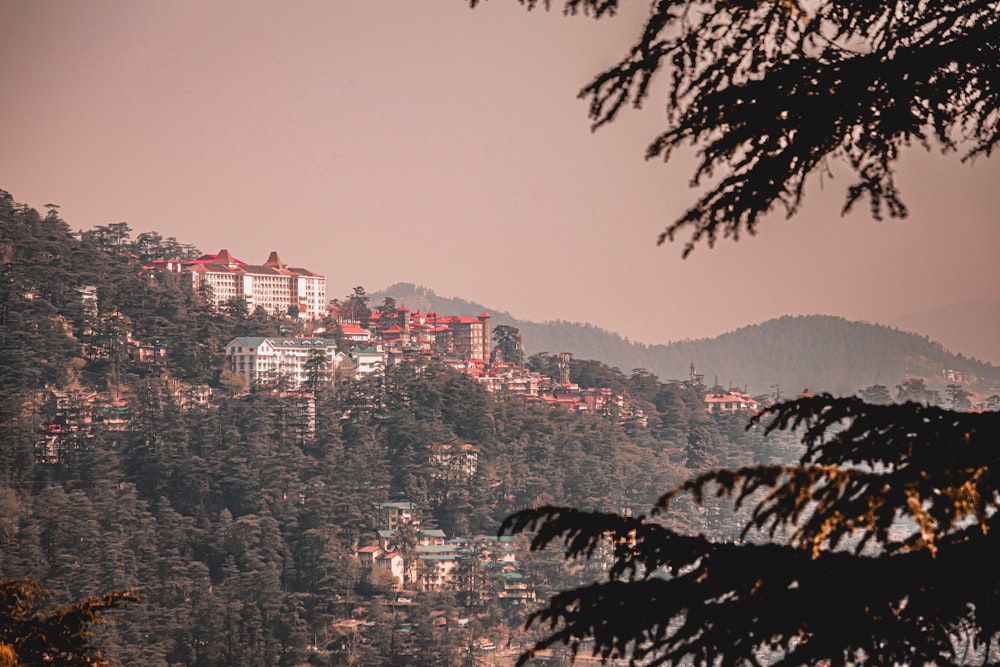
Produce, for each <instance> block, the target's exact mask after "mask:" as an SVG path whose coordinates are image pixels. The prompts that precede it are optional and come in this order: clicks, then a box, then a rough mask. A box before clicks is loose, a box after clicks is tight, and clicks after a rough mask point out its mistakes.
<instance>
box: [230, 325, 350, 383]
mask: <svg viewBox="0 0 1000 667" xmlns="http://www.w3.org/2000/svg"><path fill="white" fill-rule="evenodd" d="M316 354H322V355H323V358H324V360H325V361H326V370H327V371H332V370H333V368H334V367H335V366H336V365H337V364H338V363H339V362H340V361H341V359H340V358H339V357H338V356H337V343H336V342H335V341H334V340H333V339H330V338H261V337H256V336H239V337H237V338H234V339H233V340H231V341H230V342H229V344H228V345H226V359H228V361H229V370H231V371H232V372H233V373H239V374H240V375H243V376H245V377H246V378H247V381H248V382H249V385H250V386H258V385H266V384H280V383H282V382H284V383H287V384H288V386H289V388H298V387H301V386H302V385H303V384H305V382H306V380H308V379H309V374H310V368H309V360H310V359H311V358H313V357H314V356H315V355H316Z"/></svg>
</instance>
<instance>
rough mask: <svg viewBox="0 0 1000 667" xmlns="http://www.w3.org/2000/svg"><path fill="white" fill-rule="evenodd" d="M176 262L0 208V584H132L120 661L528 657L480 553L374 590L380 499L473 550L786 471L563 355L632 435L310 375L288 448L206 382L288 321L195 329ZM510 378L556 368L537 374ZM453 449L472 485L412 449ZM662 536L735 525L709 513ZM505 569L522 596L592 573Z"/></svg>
mask: <svg viewBox="0 0 1000 667" xmlns="http://www.w3.org/2000/svg"><path fill="white" fill-rule="evenodd" d="M197 254H198V253H197V250H196V249H194V248H192V247H190V246H187V245H184V244H181V243H178V242H177V241H176V240H175V239H163V238H162V237H161V236H160V235H159V234H156V233H155V232H147V233H143V234H139V235H138V236H136V237H135V238H133V237H132V232H131V230H130V229H129V228H128V226H127V225H125V224H124V223H119V224H116V225H109V226H106V227H99V228H97V229H95V230H91V231H86V232H82V233H79V234H76V233H73V232H72V231H71V229H70V227H69V225H68V224H67V223H66V222H64V221H63V220H61V219H60V217H59V215H58V211H57V210H56V209H55V208H52V209H50V210H49V211H48V212H47V213H46V214H44V215H43V214H40V213H39V212H38V211H36V210H34V209H32V208H29V207H27V206H24V205H20V204H18V203H16V202H15V201H14V199H13V197H12V196H10V195H9V194H7V193H4V192H0V292H2V293H0V309H2V310H0V368H2V369H3V370H2V373H3V382H2V383H0V498H2V500H0V578H4V579H13V578H21V577H27V578H31V579H33V580H36V581H37V582H39V583H40V584H41V585H42V586H43V587H44V588H46V589H48V590H50V591H52V598H51V600H50V602H51V604H52V605H53V606H58V605H60V604H65V603H67V602H69V601H72V600H77V599H81V598H84V597H86V596H90V595H96V594H100V593H104V592H107V591H113V590H120V589H129V588H133V587H134V588H137V589H138V590H139V592H140V595H141V596H142V601H141V602H139V603H137V604H134V605H133V606H131V607H130V608H129V609H128V610H125V611H122V612H116V614H117V616H116V618H117V619H118V620H121V621H122V622H115V623H110V624H108V625H107V626H106V627H104V628H102V629H101V631H100V632H101V636H100V638H99V640H100V642H101V644H102V645H103V646H104V647H105V653H106V655H107V657H109V658H111V659H112V660H114V661H117V662H119V663H121V664H125V665H144V666H147V665H148V666H157V665H163V666H165V665H213V666H216V665H340V664H344V665H391V664H408V665H412V664H433V665H457V664H468V661H469V660H471V659H474V658H476V654H474V652H473V651H472V642H473V639H475V640H477V641H478V640H479V639H481V638H488V639H489V640H491V641H492V642H495V644H492V645H495V646H500V647H503V646H507V645H514V644H519V643H521V642H522V641H523V640H522V639H521V638H520V636H521V635H520V633H523V632H524V631H523V630H520V627H521V624H522V622H523V619H524V617H525V614H524V612H525V608H524V606H521V605H519V604H516V603H511V602H510V601H509V600H507V601H505V600H503V599H500V598H498V597H496V596H491V595H489V592H488V590H487V589H488V588H489V587H490V586H494V585H495V581H494V580H493V579H491V578H490V577H489V576H486V574H484V573H483V572H480V573H478V574H477V572H476V571H475V569H474V568H475V564H476V563H477V562H479V561H476V560H470V561H468V565H467V566H466V567H467V568H468V570H467V571H464V573H463V572H460V575H459V576H458V577H457V578H456V582H455V584H454V585H452V586H450V587H447V588H446V589H444V590H435V591H425V592H421V591H417V590H414V591H399V590H394V589H393V587H392V586H390V585H388V584H387V583H386V582H385V581H380V580H378V579H377V578H376V577H372V576H369V574H368V573H367V572H366V571H365V569H364V568H363V567H362V564H361V563H360V562H359V560H358V558H357V555H356V554H357V551H358V549H359V548H360V547H363V546H365V545H368V544H372V543H373V542H374V541H375V539H376V534H377V533H376V531H377V529H378V528H379V527H380V524H379V520H378V517H377V516H376V512H375V511H374V509H373V508H374V507H375V506H376V504H377V503H379V502H385V501H390V500H398V499H406V500H408V501H410V502H412V503H414V505H415V506H416V507H418V508H420V511H421V512H422V515H423V526H424V527H433V528H437V529H440V530H441V531H443V532H444V533H445V534H447V535H448V536H449V537H452V536H454V537H467V538H472V537H473V536H475V535H478V534H495V533H496V530H497V527H498V526H499V524H500V522H501V520H502V519H503V517H505V516H506V515H508V514H509V513H511V512H513V511H516V510H519V509H523V508H526V507H533V506H538V505H541V504H545V503H560V504H566V505H570V506H575V507H579V508H584V509H598V510H612V511H618V512H623V511H624V512H635V513H641V512H645V511H647V510H648V508H649V507H650V506H651V505H652V503H653V502H654V501H655V499H656V497H657V496H658V495H659V494H660V493H661V492H662V491H664V490H665V489H667V488H669V487H671V486H673V485H675V484H677V483H679V482H680V481H681V480H682V479H684V478H687V477H689V476H691V475H692V474H693V473H697V472H701V471H705V470H707V469H710V468H716V467H720V466H726V467H735V466H740V465H743V464H748V463H753V462H774V461H788V460H791V459H793V458H794V457H795V456H796V455H797V454H798V452H799V449H798V446H797V445H796V444H795V443H794V442H793V441H792V440H790V439H789V438H788V437H787V436H772V437H768V438H767V439H765V438H764V437H763V436H762V434H761V430H760V429H751V430H747V429H746V418H745V417H744V416H740V415H724V416H723V415H711V414H709V413H707V412H706V411H705V409H704V402H703V401H704V396H705V392H706V390H707V389H706V387H705V386H703V385H701V384H699V383H698V382H693V381H685V382H663V381H661V380H660V379H659V378H658V377H657V376H656V375H654V374H653V373H651V372H648V371H644V370H634V371H631V372H630V373H628V374H625V373H623V372H621V371H620V370H618V369H617V368H614V367H612V366H609V365H607V364H606V363H604V362H602V361H596V360H586V359H580V358H575V359H573V360H572V361H571V364H570V375H571V378H572V380H573V381H574V382H576V383H578V384H579V385H581V386H582V387H608V388H611V389H613V390H614V391H615V392H618V393H621V394H622V395H623V396H625V397H626V400H627V401H628V402H629V403H630V404H631V405H634V406H637V407H640V408H641V409H642V411H643V413H644V415H645V419H643V420H641V421H639V420H634V419H632V420H629V419H617V418H615V416H614V415H609V416H608V415H598V414H584V413H575V412H569V411H566V410H563V409H559V408H552V407H548V406H545V405H542V404H539V403H531V402H525V401H523V400H521V399H520V398H518V397H515V396H504V395H499V396H496V395H493V394H490V393H488V392H487V391H486V390H485V389H483V388H482V387H481V386H480V385H478V384H476V383H474V382H473V381H471V380H470V379H468V378H467V377H466V376H464V375H462V374H460V373H458V372H456V371H454V370H452V369H450V368H448V367H447V366H444V365H437V364H434V363H430V364H426V365H419V366H417V365H400V366H393V367H390V368H389V369H386V371H385V372H384V373H383V374H372V375H368V376H365V377H362V378H360V379H359V378H355V377H353V376H352V375H350V374H346V373H335V372H329V373H326V374H324V375H323V376H322V378H321V381H320V382H317V383H314V386H312V387H310V389H311V390H312V391H311V392H310V393H309V394H308V399H309V400H310V401H313V402H314V405H315V428H314V429H308V430H305V429H303V428H302V425H301V423H300V420H299V419H298V417H297V415H299V414H300V405H301V401H302V399H303V394H302V393H301V392H300V393H297V394H296V393H292V392H279V391H272V390H269V389H261V390H248V388H247V387H245V386H243V385H242V384H241V383H240V382H239V381H238V379H237V378H235V377H234V376H233V375H232V374H231V373H229V372H228V371H226V370H225V368H224V364H223V361H224V359H223V348H224V346H225V344H226V343H227V342H228V341H229V340H231V338H232V337H234V336H237V335H276V334H277V333H279V332H281V333H282V334H284V335H294V332H295V327H299V326H301V324H300V323H296V322H293V321H291V320H279V319H272V318H269V317H267V316H266V315H264V314H262V313H261V312H256V313H247V312H246V310H245V309H240V308H238V307H233V308H228V309H223V310H222V311H215V310H212V309H210V308H208V307H207V306H206V305H205V304H204V303H203V302H202V300H201V298H200V296H199V295H198V294H195V293H193V292H191V291H190V290H188V289H186V288H185V287H184V286H183V285H181V284H180V282H179V281H178V279H177V275H176V274H170V273H155V272H149V271H145V270H143V269H142V268H141V263H142V262H143V261H146V260H148V259H151V258H156V257H161V256H170V257H176V258H185V257H193V256H197ZM142 348H145V349H150V350H154V351H155V353H154V354H152V355H150V356H146V357H144V356H142V355H135V354H133V352H134V351H135V350H136V349H142ZM560 349H561V347H560ZM530 364H531V367H532V368H533V369H534V370H538V371H539V372H545V373H551V374H553V375H554V373H555V370H554V369H555V367H556V364H557V359H556V357H554V356H552V355H548V354H535V355H533V356H532V358H531V360H530ZM860 388H861V387H860V386H859V387H857V389H860ZM192 397H200V398H198V399H195V398H192ZM84 402H88V405H92V406H95V407H94V408H93V419H92V420H90V421H89V422H88V424H87V426H86V428H79V430H74V428H75V427H74V426H73V425H72V424H71V423H69V421H67V420H66V419H64V418H62V417H60V415H66V414H69V413H72V412H73V410H79V409H81V406H82V405H83V403H84ZM53 443H55V445H53ZM454 443H469V444H472V445H474V446H475V447H476V448H478V450H479V452H480V457H479V465H478V467H477V469H476V470H475V473H474V474H473V475H470V476H464V477H463V476H443V475H441V474H439V471H438V469H437V468H436V465H437V464H436V463H435V461H434V459H433V457H432V455H431V454H430V452H431V451H432V450H431V449H430V446H433V445H440V444H454ZM52 446H55V447H56V449H55V453H53V451H51V447H52ZM669 521H670V522H672V523H674V524H677V525H678V526H679V527H683V528H684V529H686V530H691V531H699V532H706V533H708V534H710V535H714V536H723V537H724V536H731V535H733V534H735V533H734V531H735V529H736V526H735V523H734V521H733V517H732V516H730V515H728V514H727V513H726V511H725V508H724V507H721V506H718V505H717V504H715V505H713V503H712V502H709V503H708V505H707V509H702V510H698V511H695V509H694V508H693V506H690V505H687V506H685V505H684V504H683V503H679V504H678V505H677V506H676V507H675V508H674V510H672V512H671V515H670V517H669ZM518 558H519V560H521V561H522V562H520V563H519V565H520V567H521V568H522V571H523V573H524V575H525V576H526V578H527V580H528V581H530V585H531V586H533V587H534V589H535V591H536V592H537V596H538V599H539V600H542V599H545V598H546V597H547V596H548V595H549V593H551V592H552V591H555V590H558V589H561V588H564V587H565V586H567V585H569V584H571V583H573V582H575V581H578V580H579V579H580V578H586V577H587V576H588V572H586V571H580V570H571V569H568V568H567V566H566V565H565V564H564V563H563V562H562V561H561V560H560V559H559V557H558V556H551V555H545V554H530V553H527V552H526V551H525V552H523V553H519V556H518ZM484 572H485V571H484ZM591 574H592V573H591ZM403 594H405V596H406V604H405V605H401V604H400V603H399V601H400V600H402V598H401V597H400V596H401V595H403Z"/></svg>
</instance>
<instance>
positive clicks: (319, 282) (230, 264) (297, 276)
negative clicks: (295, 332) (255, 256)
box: [182, 249, 326, 320]
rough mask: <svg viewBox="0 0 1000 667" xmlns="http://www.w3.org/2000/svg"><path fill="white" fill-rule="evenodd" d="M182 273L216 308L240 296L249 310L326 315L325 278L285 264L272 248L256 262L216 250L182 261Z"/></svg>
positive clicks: (296, 314) (268, 312) (299, 314)
mask: <svg viewBox="0 0 1000 667" xmlns="http://www.w3.org/2000/svg"><path fill="white" fill-rule="evenodd" d="M182 276H183V277H184V279H185V281H186V282H187V283H188V284H189V285H190V286H191V287H192V288H193V289H194V290H195V291H198V292H202V293H204V294H205V295H206V297H207V298H208V299H209V300H210V302H211V303H212V305H213V306H215V307H216V308H218V307H220V306H223V305H225V304H226V303H228V302H229V301H230V300H232V299H243V301H245V302H246V305H247V310H249V311H250V312H251V313H252V312H253V311H254V310H256V309H257V308H258V307H259V308H263V309H264V310H265V311H266V312H267V314H268V315H274V316H281V317H284V316H288V315H291V316H293V317H300V318H302V319H308V320H315V319H320V318H322V317H323V316H325V315H326V278H325V277H324V276H321V275H319V274H318V273H313V272H312V271H309V270H308V269H302V268H293V267H289V266H287V265H286V264H285V263H284V262H282V261H281V259H279V258H278V253H277V252H274V251H272V252H271V254H270V256H268V258H267V261H266V262H264V263H263V264H262V265H260V266H255V265H252V264H246V263H244V262H241V261H240V260H238V259H236V258H235V257H233V256H232V255H230V254H229V251H228V250H225V249H223V250H220V251H219V252H218V253H217V254H215V255H204V256H203V257H200V258H199V259H195V260H191V261H189V262H184V264H183V266H182Z"/></svg>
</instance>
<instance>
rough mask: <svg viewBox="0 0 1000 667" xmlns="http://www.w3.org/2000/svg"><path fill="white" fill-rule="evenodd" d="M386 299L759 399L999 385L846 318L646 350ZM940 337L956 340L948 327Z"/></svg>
mask: <svg viewBox="0 0 1000 667" xmlns="http://www.w3.org/2000/svg"><path fill="white" fill-rule="evenodd" d="M386 296H391V297H393V298H394V299H396V301H397V303H398V304H400V305H405V306H407V307H408V308H410V309H412V310H416V309H420V310H423V311H424V312H427V311H436V312H438V313H471V314H478V313H479V312H482V311H484V310H485V311H487V312H489V313H490V315H491V320H492V324H493V326H496V325H498V324H507V325H511V326H515V327H517V328H518V329H519V330H520V332H521V334H522V335H523V337H524V346H525V353H526V354H528V355H529V356H530V355H532V354H536V353H539V352H547V353H550V354H555V353H558V352H571V353H573V354H574V355H575V356H577V357H579V358H584V359H597V360H600V361H603V362H605V363H607V364H609V365H612V366H616V367H618V368H620V369H621V370H622V371H623V372H625V373H626V374H628V373H630V372H631V371H632V370H633V369H636V368H644V369H646V370H648V371H650V372H652V373H654V374H656V375H657V376H659V377H660V378H661V379H662V380H669V379H685V378H687V377H689V375H690V366H691V364H692V363H694V364H695V366H696V370H697V372H698V373H702V374H704V382H705V383H706V384H708V385H713V384H716V383H717V384H719V385H721V386H723V387H727V388H728V387H732V388H734V389H735V388H739V389H744V388H745V389H747V390H748V391H750V392H751V393H754V394H760V393H772V392H774V388H775V386H777V387H778V388H780V391H781V393H782V395H789V394H794V393H797V392H800V391H802V390H803V389H806V388H809V389H811V390H813V391H816V392H819V391H826V392H830V393H833V394H838V395H846V394H854V393H855V392H857V391H858V390H859V389H862V388H864V387H867V386H870V385H873V384H883V385H886V386H888V387H890V388H891V387H894V386H895V385H897V384H899V383H900V382H901V381H902V380H904V379H905V378H908V377H920V378H924V379H925V380H926V381H927V383H928V385H929V386H932V387H938V388H943V387H944V386H945V385H946V384H947V380H946V379H945V377H944V375H943V371H944V370H946V369H948V370H953V371H959V372H960V373H962V374H963V375H964V376H966V377H969V376H974V377H976V378H978V380H977V381H976V382H975V383H974V384H972V385H969V386H968V389H969V390H970V391H973V392H975V393H984V394H989V393H996V391H997V388H998V387H1000V369H998V368H997V367H996V366H993V365H992V364H990V363H986V362H983V361H980V360H978V359H976V358H973V357H967V356H965V355H964V354H961V353H958V352H952V351H949V350H948V349H946V348H945V346H944V345H942V344H941V343H940V342H937V341H936V340H933V339H931V338H930V337H928V336H926V335H920V334H916V333H910V332H907V331H902V330H900V329H898V328H892V327H889V326H885V325H881V324H871V323H865V322H852V321H849V320H846V319H844V318H841V317H832V316H826V315H808V316H797V317H790V316H788V317H781V318H777V319H773V320H769V321H767V322H763V323H760V324H753V325H750V326H746V327H742V328H740V329H737V330H735V331H732V332H729V333H725V334H723V335H721V336H718V337H716V338H711V339H708V338H706V339H699V340H684V341H679V342H673V343H668V344H662V345H646V344H643V343H635V342H632V341H629V340H627V339H625V338H623V337H621V336H620V335H618V334H615V333H612V332H609V331H606V330H604V329H600V328H598V327H595V326H592V325H589V324H580V323H576V322H564V321H554V322H544V323H539V322H528V321H523V320H519V319H517V318H515V317H514V316H512V315H511V314H510V313H507V312H503V311H497V310H494V309H491V308H490V307H489V306H487V305H484V304H479V303H474V302H471V301H467V300H465V299H460V298H447V297H441V296H438V295H437V294H435V293H434V292H433V291H432V290H430V289H427V288H424V287H417V286H415V285H413V284H408V283H398V284H395V285H392V286H390V287H388V288H386V289H385V290H381V291H379V292H376V293H373V294H371V295H370V297H371V303H372V304H373V305H377V304H378V303H380V302H381V301H382V299H383V298H384V297H386ZM921 318H923V319H921ZM913 321H914V322H920V321H927V322H930V321H933V314H930V313H928V314H924V315H920V316H914V319H913ZM959 321H961V320H959ZM958 328H960V327H958ZM938 330H940V331H942V332H944V333H946V334H947V331H946V330H945V329H943V328H942V329H938ZM970 339H971V338H970ZM983 356H985V355H983Z"/></svg>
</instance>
